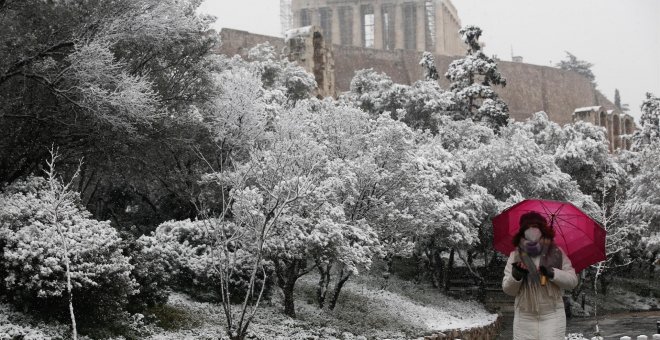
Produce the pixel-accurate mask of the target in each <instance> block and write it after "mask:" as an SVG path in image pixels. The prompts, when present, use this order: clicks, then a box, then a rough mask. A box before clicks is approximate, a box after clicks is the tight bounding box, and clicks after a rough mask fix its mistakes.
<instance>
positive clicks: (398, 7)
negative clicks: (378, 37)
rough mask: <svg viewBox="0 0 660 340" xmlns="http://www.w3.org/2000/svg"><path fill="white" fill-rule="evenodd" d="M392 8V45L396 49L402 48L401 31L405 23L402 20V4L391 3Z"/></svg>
mask: <svg viewBox="0 0 660 340" xmlns="http://www.w3.org/2000/svg"><path fill="white" fill-rule="evenodd" d="M392 8H393V9H394V25H395V26H396V27H395V29H394V47H395V48H398V49H403V48H404V46H405V45H404V42H403V41H404V39H405V37H404V36H403V32H404V31H405V24H404V22H403V4H396V3H395V4H393V5H392Z"/></svg>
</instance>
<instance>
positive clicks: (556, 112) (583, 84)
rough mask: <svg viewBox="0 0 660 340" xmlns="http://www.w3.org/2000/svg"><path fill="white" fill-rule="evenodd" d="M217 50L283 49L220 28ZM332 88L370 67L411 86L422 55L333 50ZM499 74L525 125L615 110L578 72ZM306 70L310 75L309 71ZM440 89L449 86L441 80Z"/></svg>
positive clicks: (509, 65)
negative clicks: (540, 115) (541, 117)
mask: <svg viewBox="0 0 660 340" xmlns="http://www.w3.org/2000/svg"><path fill="white" fill-rule="evenodd" d="M220 35H221V41H222V46H220V47H219V48H218V50H217V52H218V53H223V54H227V55H230V56H231V55H234V54H239V55H243V56H245V55H246V54H247V51H248V50H249V49H250V48H251V47H252V46H254V45H256V44H259V43H263V42H266V41H268V42H270V43H271V44H272V45H273V46H275V47H276V50H278V51H283V50H284V40H283V39H282V38H277V37H269V36H264V35H258V34H252V33H248V32H245V31H237V30H232V29H223V30H222V31H221V33H220ZM333 55H334V69H335V77H334V78H335V89H336V91H337V92H338V93H341V92H344V91H347V90H348V89H349V87H350V82H351V79H352V78H353V76H354V75H355V71H358V70H361V69H365V68H373V69H374V70H376V71H379V72H384V73H386V74H387V75H389V76H390V77H391V78H392V80H393V81H394V82H396V83H401V84H411V83H413V82H415V81H417V80H419V79H421V78H422V68H421V67H420V66H419V60H420V59H421V55H422V53H421V52H417V51H406V50H401V49H399V50H394V51H386V50H376V49H369V48H362V47H354V46H338V45H334V46H333ZM457 58H458V57H452V56H446V55H436V66H437V68H438V71H439V72H441V74H444V72H445V71H446V70H447V68H448V67H449V64H450V63H451V62H452V61H453V60H455V59H457ZM498 66H499V69H500V72H501V73H502V74H503V75H504V76H505V77H506V78H507V86H506V87H505V88H501V87H499V86H495V87H494V88H495V90H496V91H497V92H498V93H499V94H500V96H501V97H502V99H503V100H504V101H505V102H506V103H507V104H508V105H509V111H510V114H511V117H512V118H514V119H515V120H518V121H522V120H525V119H527V118H529V117H531V115H532V114H533V113H535V112H538V111H545V112H546V113H547V114H548V117H549V118H550V119H551V120H552V121H554V122H557V123H559V124H567V123H571V122H572V121H573V111H574V110H575V109H576V108H579V107H585V106H595V105H599V106H603V107H606V108H611V109H613V108H614V104H613V103H612V102H610V101H609V100H608V99H607V98H605V96H604V95H603V94H601V93H600V92H598V91H597V90H595V89H594V88H593V87H592V86H591V83H590V82H589V80H588V79H586V78H584V77H582V76H580V75H579V74H577V73H574V72H570V71H564V70H560V69H557V68H553V67H548V66H539V65H532V64H524V63H513V62H507V61H500V62H498ZM310 71H311V70H310ZM440 84H441V86H442V87H443V88H448V87H449V82H448V81H447V79H445V78H444V77H441V79H440Z"/></svg>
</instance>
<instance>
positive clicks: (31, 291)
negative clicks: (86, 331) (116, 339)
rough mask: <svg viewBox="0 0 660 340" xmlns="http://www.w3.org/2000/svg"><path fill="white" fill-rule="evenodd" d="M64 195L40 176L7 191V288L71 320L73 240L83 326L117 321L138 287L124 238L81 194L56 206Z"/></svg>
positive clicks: (2, 230) (3, 224) (2, 234)
mask: <svg viewBox="0 0 660 340" xmlns="http://www.w3.org/2000/svg"><path fill="white" fill-rule="evenodd" d="M74 196H77V195H74ZM70 197H73V196H69V198H70ZM57 200H58V198H57V197H56V195H55V194H54V192H53V190H52V188H51V187H50V186H49V183H48V182H47V181H46V180H45V179H43V178H40V177H34V176H31V177H28V178H27V179H25V180H18V181H16V182H14V183H13V184H12V185H10V186H8V187H6V188H4V189H3V190H2V192H0V202H2V204H0V246H1V247H2V248H1V257H2V261H1V262H0V268H1V269H0V275H2V277H1V279H2V281H3V288H4V289H5V290H6V293H7V295H8V296H9V297H10V299H11V300H13V302H14V303H16V304H18V305H21V306H25V307H30V308H34V309H37V310H40V311H42V312H45V313H48V315H51V316H58V317H60V318H66V317H67V316H68V308H67V307H68V298H69V297H68V294H67V288H66V287H67V285H66V272H65V270H66V269H65V264H64V256H65V255H64V254H65V253H66V252H65V250H64V247H63V246H64V244H65V243H66V245H67V248H68V255H69V264H70V273H71V284H72V290H73V296H74V301H73V304H74V306H75V308H76V313H77V314H79V319H80V322H81V324H83V325H84V324H85V323H90V322H96V321H110V320H113V319H114V318H116V317H117V316H118V315H120V314H121V311H123V310H124V308H125V306H126V304H127V302H128V296H129V295H131V294H133V293H134V292H135V290H136V288H137V285H136V283H135V282H134V281H133V280H132V279H131V277H130V272H131V265H130V263H129V259H128V258H127V257H126V256H124V255H123V254H122V249H121V247H120V245H121V239H120V238H119V235H118V233H117V231H116V230H115V229H114V228H112V227H111V226H110V222H108V221H97V220H95V219H93V218H92V217H91V214H90V213H89V212H88V211H86V210H85V209H84V208H83V207H81V206H80V205H79V202H77V197H74V199H65V200H63V201H60V203H59V205H58V206H57V208H56V209H55V208H54V206H53V203H54V202H57ZM54 221H57V223H55V222H54ZM56 224H57V225H56ZM58 226H59V228H60V231H59V232H58Z"/></svg>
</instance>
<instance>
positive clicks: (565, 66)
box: [556, 51, 596, 87]
mask: <svg viewBox="0 0 660 340" xmlns="http://www.w3.org/2000/svg"><path fill="white" fill-rule="evenodd" d="M565 52H566V59H564V60H562V61H560V62H559V63H557V65H556V66H557V67H558V68H560V69H562V70H567V71H573V72H576V73H577V74H579V75H581V76H583V77H585V78H587V79H589V81H590V82H591V84H593V86H594V87H596V76H595V75H594V73H593V72H592V71H591V67H592V66H594V64H592V63H590V62H587V61H584V60H580V59H578V58H577V57H576V56H574V55H573V54H572V53H570V52H568V51H565Z"/></svg>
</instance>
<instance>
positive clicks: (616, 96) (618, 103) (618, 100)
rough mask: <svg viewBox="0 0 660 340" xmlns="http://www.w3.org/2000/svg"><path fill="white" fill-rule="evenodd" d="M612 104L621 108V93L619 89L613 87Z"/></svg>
mask: <svg viewBox="0 0 660 340" xmlns="http://www.w3.org/2000/svg"><path fill="white" fill-rule="evenodd" d="M614 106H616V107H617V108H618V109H619V110H621V95H620V94H619V89H614Z"/></svg>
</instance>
